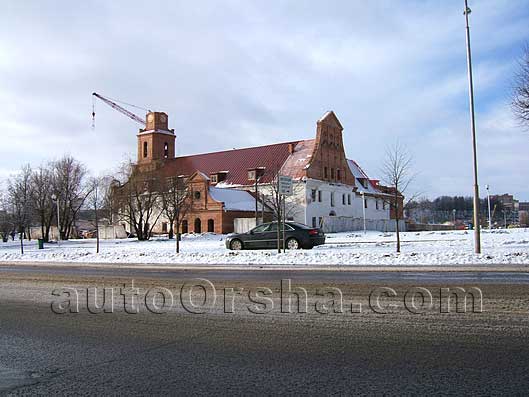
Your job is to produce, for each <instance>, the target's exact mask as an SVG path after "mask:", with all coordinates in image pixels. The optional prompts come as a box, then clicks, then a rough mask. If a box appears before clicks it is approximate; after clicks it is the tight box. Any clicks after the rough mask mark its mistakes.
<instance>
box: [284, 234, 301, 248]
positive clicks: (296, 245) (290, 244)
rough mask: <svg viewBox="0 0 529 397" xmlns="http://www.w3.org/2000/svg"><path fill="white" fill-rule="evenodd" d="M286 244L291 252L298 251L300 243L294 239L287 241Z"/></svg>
mask: <svg viewBox="0 0 529 397" xmlns="http://www.w3.org/2000/svg"><path fill="white" fill-rule="evenodd" d="M286 243H287V249H289V250H297V249H299V241H298V240H296V239H295V238H293V237H291V238H289V239H288V240H287V241H286Z"/></svg>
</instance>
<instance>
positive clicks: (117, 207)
mask: <svg viewBox="0 0 529 397" xmlns="http://www.w3.org/2000/svg"><path fill="white" fill-rule="evenodd" d="M120 174H121V175H120V178H121V180H122V181H123V183H122V184H120V185H115V186H114V188H113V192H112V196H113V198H112V201H113V204H114V212H115V213H116V214H117V216H118V218H119V219H120V220H122V221H124V222H126V223H127V224H128V225H130V227H131V229H132V230H131V232H132V231H133V232H134V233H135V234H136V236H137V238H138V240H149V239H150V238H151V235H152V230H153V228H154V225H155V224H156V222H157V221H158V219H159V218H160V216H161V215H162V212H163V211H162V210H163V207H162V203H161V193H160V192H161V191H162V189H163V186H162V184H161V183H160V182H161V178H160V177H159V176H158V175H157V173H156V172H153V171H144V172H139V171H138V170H137V169H136V167H135V166H134V164H132V163H130V162H128V163H126V164H124V165H123V167H122V170H121V172H120Z"/></svg>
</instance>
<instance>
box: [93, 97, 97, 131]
mask: <svg viewBox="0 0 529 397" xmlns="http://www.w3.org/2000/svg"><path fill="white" fill-rule="evenodd" d="M95 129H96V98H95V97H94V96H93V95H92V131H93V130H95Z"/></svg>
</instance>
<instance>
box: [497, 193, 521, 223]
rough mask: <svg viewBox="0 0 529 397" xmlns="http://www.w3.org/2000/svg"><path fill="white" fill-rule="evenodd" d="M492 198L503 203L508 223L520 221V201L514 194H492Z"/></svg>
mask: <svg viewBox="0 0 529 397" xmlns="http://www.w3.org/2000/svg"><path fill="white" fill-rule="evenodd" d="M490 198H491V200H494V201H497V202H499V203H500V204H501V206H502V208H503V211H504V217H505V221H506V223H507V224H517V223H519V221H520V218H519V211H520V202H519V201H518V200H516V199H515V198H514V196H513V195H512V194H507V193H506V194H501V195H494V196H490Z"/></svg>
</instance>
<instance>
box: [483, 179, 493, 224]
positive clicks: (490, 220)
mask: <svg viewBox="0 0 529 397" xmlns="http://www.w3.org/2000/svg"><path fill="white" fill-rule="evenodd" d="M485 189H487V207H488V210H489V230H491V229H492V217H491V215H490V192H489V185H485Z"/></svg>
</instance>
